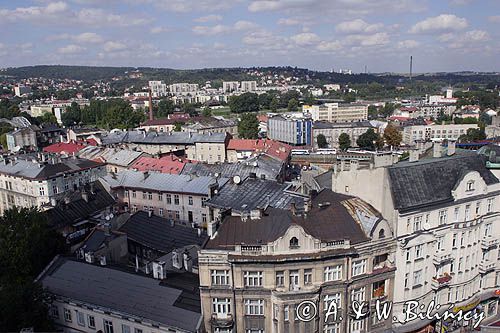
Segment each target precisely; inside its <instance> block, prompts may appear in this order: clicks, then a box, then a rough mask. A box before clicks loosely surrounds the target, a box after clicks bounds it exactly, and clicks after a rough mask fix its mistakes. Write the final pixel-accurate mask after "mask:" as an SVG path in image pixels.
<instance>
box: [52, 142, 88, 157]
mask: <svg viewBox="0 0 500 333" xmlns="http://www.w3.org/2000/svg"><path fill="white" fill-rule="evenodd" d="M91 140H92V141H90V140H89V141H87V142H85V141H71V142H59V143H54V144H52V145H50V146H47V147H45V148H43V151H44V152H46V153H55V154H66V155H72V154H75V153H77V152H79V151H80V150H82V149H83V148H85V147H87V146H88V145H91V146H97V142H96V141H95V140H94V139H91Z"/></svg>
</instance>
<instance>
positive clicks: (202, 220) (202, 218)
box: [201, 213, 207, 223]
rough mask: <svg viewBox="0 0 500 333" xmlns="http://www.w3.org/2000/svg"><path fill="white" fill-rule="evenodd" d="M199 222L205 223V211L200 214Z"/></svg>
mask: <svg viewBox="0 0 500 333" xmlns="http://www.w3.org/2000/svg"><path fill="white" fill-rule="evenodd" d="M201 222H203V223H207V214H205V213H202V214H201Z"/></svg>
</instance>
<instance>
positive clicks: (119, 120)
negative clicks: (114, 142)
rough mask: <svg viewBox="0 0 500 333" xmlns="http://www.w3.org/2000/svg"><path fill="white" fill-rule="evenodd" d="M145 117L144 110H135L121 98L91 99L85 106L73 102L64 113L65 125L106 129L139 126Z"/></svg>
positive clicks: (63, 120)
mask: <svg viewBox="0 0 500 333" xmlns="http://www.w3.org/2000/svg"><path fill="white" fill-rule="evenodd" d="M144 119H145V114H144V112H143V111H134V109H132V106H131V105H130V103H129V102H127V101H125V100H123V99H121V98H116V99H110V100H106V101H101V100H91V101H90V105H88V106H84V107H83V108H82V107H80V106H79V105H78V104H77V103H75V102H73V103H72V104H71V106H70V107H68V108H67V109H66V112H65V113H64V114H63V115H62V122H63V124H64V125H65V126H75V125H95V126H98V127H100V128H106V129H113V128H120V129H127V128H133V127H137V126H138V125H139V124H140V123H141V122H142V121H144Z"/></svg>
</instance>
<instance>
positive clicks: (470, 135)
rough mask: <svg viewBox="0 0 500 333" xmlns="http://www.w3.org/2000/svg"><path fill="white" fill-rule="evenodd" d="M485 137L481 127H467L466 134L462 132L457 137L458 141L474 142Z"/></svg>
mask: <svg viewBox="0 0 500 333" xmlns="http://www.w3.org/2000/svg"><path fill="white" fill-rule="evenodd" d="M484 139H486V133H485V132H484V129H482V128H469V129H468V130H467V134H463V135H461V136H460V137H459V138H458V141H460V142H474V141H480V140H484Z"/></svg>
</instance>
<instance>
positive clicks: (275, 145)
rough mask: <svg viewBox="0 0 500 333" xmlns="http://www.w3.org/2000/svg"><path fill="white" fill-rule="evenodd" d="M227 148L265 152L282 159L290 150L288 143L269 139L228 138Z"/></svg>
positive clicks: (286, 156) (288, 154)
mask: <svg viewBox="0 0 500 333" xmlns="http://www.w3.org/2000/svg"><path fill="white" fill-rule="evenodd" d="M227 149H228V150H240V151H253V152H257V153H267V154H268V155H270V156H272V157H275V158H277V159H279V160H282V161H285V160H287V159H288V157H289V156H290V152H291V150H292V148H291V147H290V146H289V145H287V144H285V143H282V142H279V141H275V140H270V139H259V140H252V139H231V140H229V144H228V147H227Z"/></svg>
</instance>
